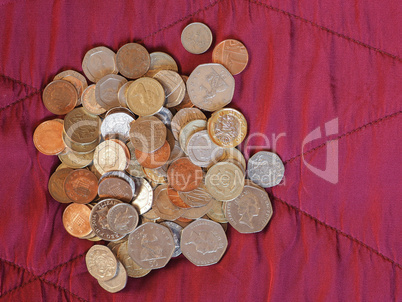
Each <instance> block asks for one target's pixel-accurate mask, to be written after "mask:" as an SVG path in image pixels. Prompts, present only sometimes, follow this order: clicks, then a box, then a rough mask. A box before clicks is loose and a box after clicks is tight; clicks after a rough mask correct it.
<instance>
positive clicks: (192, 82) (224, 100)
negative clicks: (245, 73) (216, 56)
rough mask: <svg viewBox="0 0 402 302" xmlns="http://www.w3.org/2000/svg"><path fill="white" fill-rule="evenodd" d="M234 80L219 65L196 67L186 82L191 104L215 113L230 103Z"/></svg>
mask: <svg viewBox="0 0 402 302" xmlns="http://www.w3.org/2000/svg"><path fill="white" fill-rule="evenodd" d="M234 88H235V80H234V78H233V76H232V75H231V74H230V72H229V71H228V70H227V69H226V68H225V67H223V66H222V65H221V64H214V63H210V64H202V65H198V66H197V67H196V68H195V69H194V70H193V72H192V73H191V74H190V76H189V78H188V81H187V90H188V95H189V96H190V99H191V102H192V103H193V104H194V105H195V106H197V107H199V108H201V109H203V110H206V111H216V110H219V109H221V108H222V107H224V106H226V105H227V104H229V103H230V102H231V101H232V98H233V94H234Z"/></svg>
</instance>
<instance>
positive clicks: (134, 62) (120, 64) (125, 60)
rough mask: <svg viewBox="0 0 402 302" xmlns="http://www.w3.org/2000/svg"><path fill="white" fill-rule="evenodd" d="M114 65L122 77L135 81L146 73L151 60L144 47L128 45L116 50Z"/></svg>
mask: <svg viewBox="0 0 402 302" xmlns="http://www.w3.org/2000/svg"><path fill="white" fill-rule="evenodd" d="M116 63H117V68H118V69H119V72H120V73H121V74H122V75H123V76H125V77H126V78H129V79H137V78H139V77H141V76H143V75H144V74H145V73H146V72H147V71H148V69H149V65H150V63H151V58H150V56H149V53H148V51H147V49H146V48H145V47H144V46H142V45H140V44H138V43H128V44H126V45H123V46H122V47H120V49H119V50H118V52H117V54H116Z"/></svg>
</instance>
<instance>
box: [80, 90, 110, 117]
mask: <svg viewBox="0 0 402 302" xmlns="http://www.w3.org/2000/svg"><path fill="white" fill-rule="evenodd" d="M95 88H96V86H95V84H92V85H90V86H88V87H87V88H86V89H85V90H84V92H83V93H82V96H81V99H82V106H83V107H84V109H85V110H86V111H88V113H91V114H94V115H100V114H103V113H105V112H106V109H105V108H103V107H102V106H101V105H99V104H98V103H97V101H96V97H95Z"/></svg>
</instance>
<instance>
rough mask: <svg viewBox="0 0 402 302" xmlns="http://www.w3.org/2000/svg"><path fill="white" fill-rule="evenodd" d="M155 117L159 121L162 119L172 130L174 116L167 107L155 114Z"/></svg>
mask: <svg viewBox="0 0 402 302" xmlns="http://www.w3.org/2000/svg"><path fill="white" fill-rule="evenodd" d="M154 116H155V117H157V118H158V119H160V120H161V121H162V123H164V124H165V126H166V127H167V128H170V124H171V123H172V118H173V114H172V112H171V111H170V110H169V109H167V108H166V107H162V108H161V110H159V112H158V113H155V114H154Z"/></svg>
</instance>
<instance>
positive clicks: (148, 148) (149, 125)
mask: <svg viewBox="0 0 402 302" xmlns="http://www.w3.org/2000/svg"><path fill="white" fill-rule="evenodd" d="M130 140H131V143H132V144H133V146H134V148H135V152H137V150H138V151H141V152H145V153H151V152H154V151H156V150H158V149H159V148H161V147H162V146H163V145H164V144H165V142H166V126H165V125H164V124H163V123H162V122H161V121H160V120H159V119H158V118H156V117H154V116H146V117H139V118H138V119H137V120H136V121H135V122H133V123H131V128H130ZM137 160H138V157H137Z"/></svg>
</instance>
